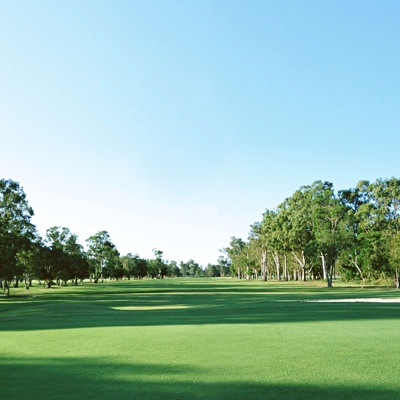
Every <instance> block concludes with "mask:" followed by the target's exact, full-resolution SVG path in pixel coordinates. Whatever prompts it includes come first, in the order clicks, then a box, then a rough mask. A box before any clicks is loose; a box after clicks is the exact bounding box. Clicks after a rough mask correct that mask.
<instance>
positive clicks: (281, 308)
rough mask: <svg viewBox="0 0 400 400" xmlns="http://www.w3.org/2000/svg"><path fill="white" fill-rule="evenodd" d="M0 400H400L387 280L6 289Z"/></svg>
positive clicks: (395, 327)
mask: <svg viewBox="0 0 400 400" xmlns="http://www.w3.org/2000/svg"><path fill="white" fill-rule="evenodd" d="M11 294H12V295H13V297H11V298H9V299H7V298H4V297H1V298H0V346H1V347H0V383H1V389H0V390H1V395H2V396H1V397H2V398H4V399H43V398H52V399H70V398H77V399H78V398H79V399H98V400H99V399H109V398H115V399H191V400H195V399H208V400H209V399H246V398H247V399H248V400H252V399H310V398H314V399H332V400H333V399H335V400H337V399H351V400H354V399H360V400H361V399H362V400H366V399H374V400H375V399H399V398H400V381H399V380H400V363H399V356H400V340H399V334H400V303H358V302H356V303H354V302H353V303H347V302H341V303H330V302H329V303H328V302H324V303H320V302H308V301H305V300H318V299H349V298H396V297H397V298H398V297H400V293H399V292H398V291H396V290H394V289H386V288H367V289H362V288H357V287H354V288H351V287H346V286H336V287H334V288H333V289H327V288H325V287H323V286H318V285H317V284H315V283H311V282H309V283H307V282H306V283H299V282H296V283H295V282H282V283H276V282H274V283H272V282H267V283H263V282H261V281H258V282H255V281H250V282H247V281H238V280H236V279H230V278H229V279H223V278H214V279H212V278H211V279H206V278H199V279H183V278H178V279H170V280H144V281H124V282H112V283H110V282H108V283H101V284H97V285H95V284H89V283H87V284H85V285H84V286H78V287H74V286H69V287H66V288H58V287H54V288H52V289H42V288H40V287H34V288H31V289H30V290H29V291H27V290H25V289H24V288H21V289H12V290H11Z"/></svg>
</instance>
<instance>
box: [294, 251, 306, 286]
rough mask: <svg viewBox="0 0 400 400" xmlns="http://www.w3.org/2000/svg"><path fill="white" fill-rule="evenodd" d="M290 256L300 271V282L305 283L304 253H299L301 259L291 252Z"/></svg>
mask: <svg viewBox="0 0 400 400" xmlns="http://www.w3.org/2000/svg"><path fill="white" fill-rule="evenodd" d="M292 254H293V256H294V258H295V260H296V261H297V263H298V264H299V267H300V270H301V280H302V281H306V280H307V276H306V258H305V256H304V251H302V252H301V258H299V257H298V256H297V254H296V252H294V251H292Z"/></svg>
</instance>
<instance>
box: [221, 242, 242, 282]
mask: <svg viewBox="0 0 400 400" xmlns="http://www.w3.org/2000/svg"><path fill="white" fill-rule="evenodd" d="M245 247H246V243H245V242H244V241H243V239H241V238H236V237H235V236H232V237H231V241H230V243H229V246H228V247H225V248H224V251H225V252H226V254H227V255H228V257H229V263H230V267H231V273H232V275H237V277H238V278H239V279H241V278H242V277H243V276H244V271H245V270H246V254H245V252H244V249H245Z"/></svg>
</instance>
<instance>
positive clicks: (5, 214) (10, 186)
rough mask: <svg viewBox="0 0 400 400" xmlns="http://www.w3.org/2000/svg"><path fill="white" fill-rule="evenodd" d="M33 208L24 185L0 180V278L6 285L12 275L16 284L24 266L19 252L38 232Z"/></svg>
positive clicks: (24, 248)
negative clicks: (19, 258)
mask: <svg viewBox="0 0 400 400" xmlns="http://www.w3.org/2000/svg"><path fill="white" fill-rule="evenodd" d="M33 215H34V213H33V209H32V207H30V206H29V204H28V201H27V199H26V195H25V193H24V190H23V188H22V187H21V186H20V185H19V183H18V182H15V181H13V180H11V179H8V180H6V179H1V180H0V281H1V280H3V281H4V284H5V285H7V286H9V283H10V282H11V280H12V279H13V278H15V285H18V281H19V277H20V276H21V275H22V274H23V266H22V265H21V263H18V253H20V252H22V251H24V250H27V249H29V247H30V246H31V243H32V241H34V240H35V237H36V236H37V233H36V228H35V226H34V225H33V224H32V222H31V218H32V217H33Z"/></svg>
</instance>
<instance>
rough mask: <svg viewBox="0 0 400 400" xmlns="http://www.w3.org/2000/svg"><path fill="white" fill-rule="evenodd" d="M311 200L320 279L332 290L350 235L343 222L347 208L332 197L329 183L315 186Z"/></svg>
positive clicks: (332, 192) (333, 194)
mask: <svg viewBox="0 0 400 400" xmlns="http://www.w3.org/2000/svg"><path fill="white" fill-rule="evenodd" d="M310 196H311V216H312V233H313V242H314V244H315V248H316V249H317V251H318V253H319V256H320V258H321V262H322V270H323V277H324V279H326V281H327V284H328V287H331V286H332V278H333V273H334V270H335V266H336V262H337V260H338V258H339V256H340V254H341V252H342V251H343V250H344V248H345V247H347V246H348V243H350V240H351V236H352V235H353V232H352V230H351V228H350V225H349V223H348V220H347V219H346V216H347V214H348V208H347V207H346V205H344V204H343V203H342V202H341V201H340V199H339V198H338V197H337V196H336V195H335V192H334V189H333V184H332V183H330V182H321V181H316V182H314V184H313V185H312V186H311V188H310Z"/></svg>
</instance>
